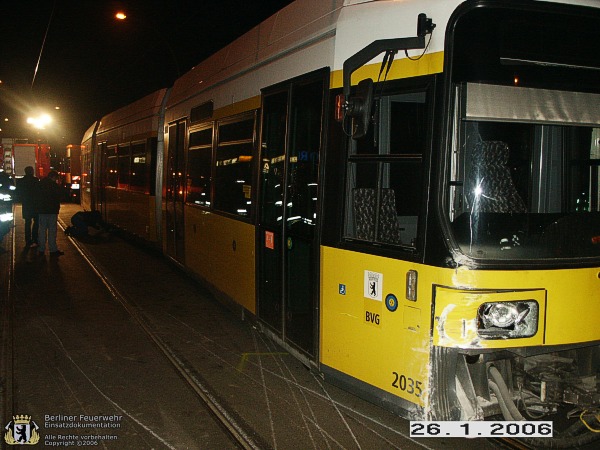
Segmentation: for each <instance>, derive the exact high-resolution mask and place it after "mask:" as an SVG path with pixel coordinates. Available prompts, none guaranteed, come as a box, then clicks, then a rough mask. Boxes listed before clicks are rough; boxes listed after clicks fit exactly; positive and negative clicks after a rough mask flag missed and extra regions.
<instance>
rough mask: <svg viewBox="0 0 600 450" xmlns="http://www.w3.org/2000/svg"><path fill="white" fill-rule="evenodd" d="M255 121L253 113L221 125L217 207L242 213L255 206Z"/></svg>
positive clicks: (229, 211)
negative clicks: (253, 179) (253, 195)
mask: <svg viewBox="0 0 600 450" xmlns="http://www.w3.org/2000/svg"><path fill="white" fill-rule="evenodd" d="M254 121H255V119H254V113H252V116H251V117H248V116H245V117H244V118H243V119H242V120H238V121H235V122H227V123H220V124H219V126H218V136H219V137H218V144H217V151H216V168H215V199H214V208H215V209H216V210H219V211H222V212H226V213H229V214H234V215H236V216H241V217H247V216H249V215H250V213H251V210H252V159H253V152H254Z"/></svg>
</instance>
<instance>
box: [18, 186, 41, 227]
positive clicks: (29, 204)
mask: <svg viewBox="0 0 600 450" xmlns="http://www.w3.org/2000/svg"><path fill="white" fill-rule="evenodd" d="M39 182H40V180H38V179H37V178H36V177H34V176H33V175H25V176H24V177H23V178H21V180H19V183H18V185H17V198H18V199H19V200H20V201H21V206H22V210H23V219H31V218H33V217H34V216H35V215H36V214H37V205H36V199H35V197H36V195H37V188H38V183H39Z"/></svg>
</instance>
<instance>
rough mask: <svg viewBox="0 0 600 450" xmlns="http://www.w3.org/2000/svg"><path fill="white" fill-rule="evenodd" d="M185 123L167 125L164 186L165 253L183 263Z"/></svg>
mask: <svg viewBox="0 0 600 450" xmlns="http://www.w3.org/2000/svg"><path fill="white" fill-rule="evenodd" d="M184 143H185V122H184V121H181V122H177V123H172V124H170V125H169V145H168V152H167V153H168V154H167V173H166V185H165V191H166V192H165V201H166V230H165V234H166V236H165V245H166V253H167V255H168V256H170V257H171V258H173V259H174V260H175V261H177V262H180V263H182V264H183V263H184V248H185V247H184V228H183V203H184V179H185V166H184V165H185V157H184V148H183V146H184Z"/></svg>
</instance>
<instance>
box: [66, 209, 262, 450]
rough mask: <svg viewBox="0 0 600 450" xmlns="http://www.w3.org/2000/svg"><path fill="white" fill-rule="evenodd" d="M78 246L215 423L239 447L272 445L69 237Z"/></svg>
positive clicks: (76, 245) (248, 449)
mask: <svg viewBox="0 0 600 450" xmlns="http://www.w3.org/2000/svg"><path fill="white" fill-rule="evenodd" d="M59 223H60V226H61V227H62V228H63V229H64V228H66V225H65V223H64V222H62V221H61V220H59ZM69 240H70V241H71V243H72V244H73V246H74V248H75V249H77V251H78V253H79V254H80V255H81V256H82V257H83V259H84V260H85V261H86V263H87V264H88V265H89V267H90V268H91V269H92V270H93V272H94V273H95V274H96V276H97V277H98V278H99V280H100V281H101V282H102V284H104V286H105V287H106V289H107V290H108V292H109V293H110V295H111V296H112V297H113V298H114V299H115V300H116V301H117V302H119V304H121V306H122V307H123V308H124V309H125V311H126V312H127V314H129V316H130V317H131V318H132V319H133V320H134V321H135V323H136V324H137V325H138V326H139V327H140V329H141V330H143V332H144V333H145V334H146V335H147V336H148V338H149V339H150V340H151V341H152V342H153V343H154V344H155V346H156V348H157V349H158V350H159V351H160V353H161V354H162V355H163V356H164V357H165V358H166V359H167V360H168V361H169V363H170V364H171V366H172V367H173V368H174V370H175V371H176V372H177V374H178V375H179V376H180V377H181V378H182V379H183V380H184V381H185V382H186V383H187V384H188V386H189V387H190V388H191V389H192V390H193V391H194V393H195V394H196V396H197V398H198V399H199V400H200V401H201V403H202V405H203V406H204V407H205V408H206V409H207V410H208V411H209V412H210V414H211V416H212V417H213V419H214V420H215V422H216V423H217V424H218V425H220V427H221V428H222V429H223V430H224V431H225V432H226V434H227V435H228V436H229V437H230V439H231V441H232V442H233V443H234V444H235V445H236V446H238V447H239V448H242V449H246V450H258V449H267V448H269V447H270V446H269V445H268V444H266V443H265V442H263V441H262V440H261V439H260V438H257V437H255V436H252V435H251V430H248V429H247V427H245V426H244V425H242V424H241V422H240V421H239V420H238V419H237V418H236V417H234V414H232V413H231V412H230V411H228V410H227V408H226V407H225V406H224V405H223V404H222V403H221V402H220V401H219V399H218V396H217V395H215V393H213V392H212V391H211V389H210V388H209V387H208V385H207V384H206V383H204V382H203V381H202V380H201V377H200V375H199V374H198V373H197V371H195V370H194V368H193V367H192V365H191V364H189V363H188V362H187V361H186V359H185V358H184V357H183V356H182V355H180V354H179V353H178V352H177V351H176V350H175V349H174V348H173V347H172V346H171V345H169V343H167V342H166V341H165V340H164V339H162V338H161V337H160V336H158V334H157V333H156V332H155V331H154V329H153V327H152V325H151V324H150V323H149V322H148V320H147V319H146V317H145V316H144V314H142V313H141V312H140V311H139V308H138V307H137V306H136V305H135V303H134V302H133V301H132V300H131V299H129V298H128V297H127V296H126V295H124V294H122V293H121V292H120V291H119V289H118V288H117V286H116V283H115V282H114V281H113V280H112V278H111V277H110V276H109V275H108V274H107V273H106V272H105V271H103V270H102V267H101V265H100V264H99V263H98V262H97V261H96V260H95V259H94V257H93V256H92V255H91V254H89V252H87V251H86V250H85V248H84V247H83V246H81V245H80V244H79V242H77V241H76V240H74V239H72V238H69Z"/></svg>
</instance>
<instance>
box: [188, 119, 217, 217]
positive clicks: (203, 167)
mask: <svg viewBox="0 0 600 450" xmlns="http://www.w3.org/2000/svg"><path fill="white" fill-rule="evenodd" d="M212 134H213V129H212V126H210V127H209V128H204V129H202V130H197V131H195V130H194V131H192V132H190V137H189V151H188V163H187V175H186V186H187V196H186V201H187V202H188V203H192V204H194V205H199V206H207V207H208V206H210V188H211V162H212Z"/></svg>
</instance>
